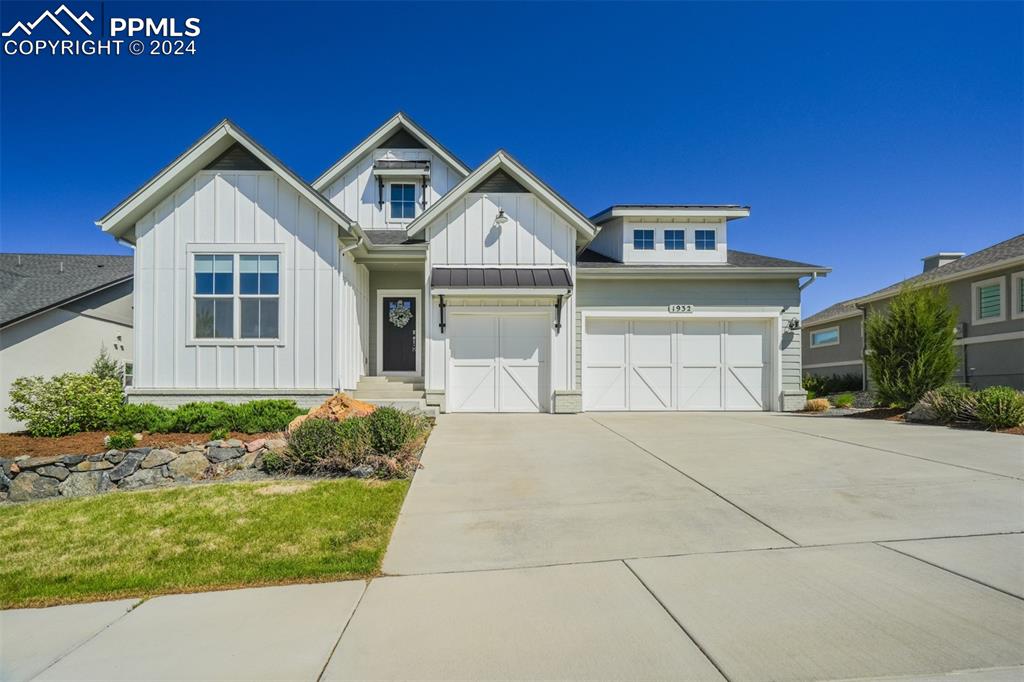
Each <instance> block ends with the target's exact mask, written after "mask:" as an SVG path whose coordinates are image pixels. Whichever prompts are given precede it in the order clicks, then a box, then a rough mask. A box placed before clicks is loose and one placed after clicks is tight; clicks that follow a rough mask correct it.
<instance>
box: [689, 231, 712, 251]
mask: <svg viewBox="0 0 1024 682" xmlns="http://www.w3.org/2000/svg"><path fill="white" fill-rule="evenodd" d="M715 247H716V243H715V231H714V230H694V232H693V248H695V249H697V250H698V251H714V250H715Z"/></svg>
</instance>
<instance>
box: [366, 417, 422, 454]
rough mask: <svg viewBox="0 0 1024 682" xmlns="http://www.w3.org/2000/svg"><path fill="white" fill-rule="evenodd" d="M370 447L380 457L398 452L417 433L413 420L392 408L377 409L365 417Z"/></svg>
mask: <svg viewBox="0 0 1024 682" xmlns="http://www.w3.org/2000/svg"><path fill="white" fill-rule="evenodd" d="M366 428H367V431H368V432H369V436H370V446H371V447H372V448H373V449H374V450H376V451H377V452H378V453H379V454H382V455H392V454H394V453H396V452H398V451H399V450H400V449H401V448H402V446H403V445H405V443H406V441H408V440H409V439H410V438H412V437H413V436H414V435H415V434H416V431H417V424H416V420H415V418H414V417H413V416H412V415H411V414H409V413H408V412H403V411H402V410H397V409H395V408H393V407H378V408H377V409H376V410H374V411H373V412H371V413H370V414H369V415H367V416H366Z"/></svg>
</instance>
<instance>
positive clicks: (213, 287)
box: [193, 254, 281, 339]
mask: <svg viewBox="0 0 1024 682" xmlns="http://www.w3.org/2000/svg"><path fill="white" fill-rule="evenodd" d="M194 258H195V260H194V276H195V282H194V285H193V295H194V297H195V305H194V310H195V313H194V314H195V318H194V326H193V337H194V338H195V339H277V338H279V336H280V333H279V332H280V330H279V317H280V307H281V306H280V298H281V296H280V270H281V262H280V256H278V255H277V254H273V255H267V254H195V256H194ZM236 274H237V277H236Z"/></svg>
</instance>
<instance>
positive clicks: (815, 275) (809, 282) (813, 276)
mask: <svg viewBox="0 0 1024 682" xmlns="http://www.w3.org/2000/svg"><path fill="white" fill-rule="evenodd" d="M817 281H818V273H816V272H812V273H811V278H810V279H809V280H807V281H806V282H804V283H803V284H801V285H800V291H803V290H804V289H806V288H807V287H809V286H811V285H812V284H814V283H815V282H817Z"/></svg>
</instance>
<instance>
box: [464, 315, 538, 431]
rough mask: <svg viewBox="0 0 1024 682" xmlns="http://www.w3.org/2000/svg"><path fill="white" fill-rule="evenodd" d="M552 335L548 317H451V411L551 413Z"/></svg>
mask: <svg viewBox="0 0 1024 682" xmlns="http://www.w3.org/2000/svg"><path fill="white" fill-rule="evenodd" d="M550 333H551V332H550V325H549V320H548V318H547V316H544V315H530V316H526V315H509V316H485V315H459V314H453V315H451V319H450V321H449V336H448V348H449V360H448V396H447V398H448V410H449V411H451V412H544V411H547V393H548V390H547V386H548V375H549V374H550V372H549V371H548V369H547V350H546V349H547V346H548V339H549V338H550Z"/></svg>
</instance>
